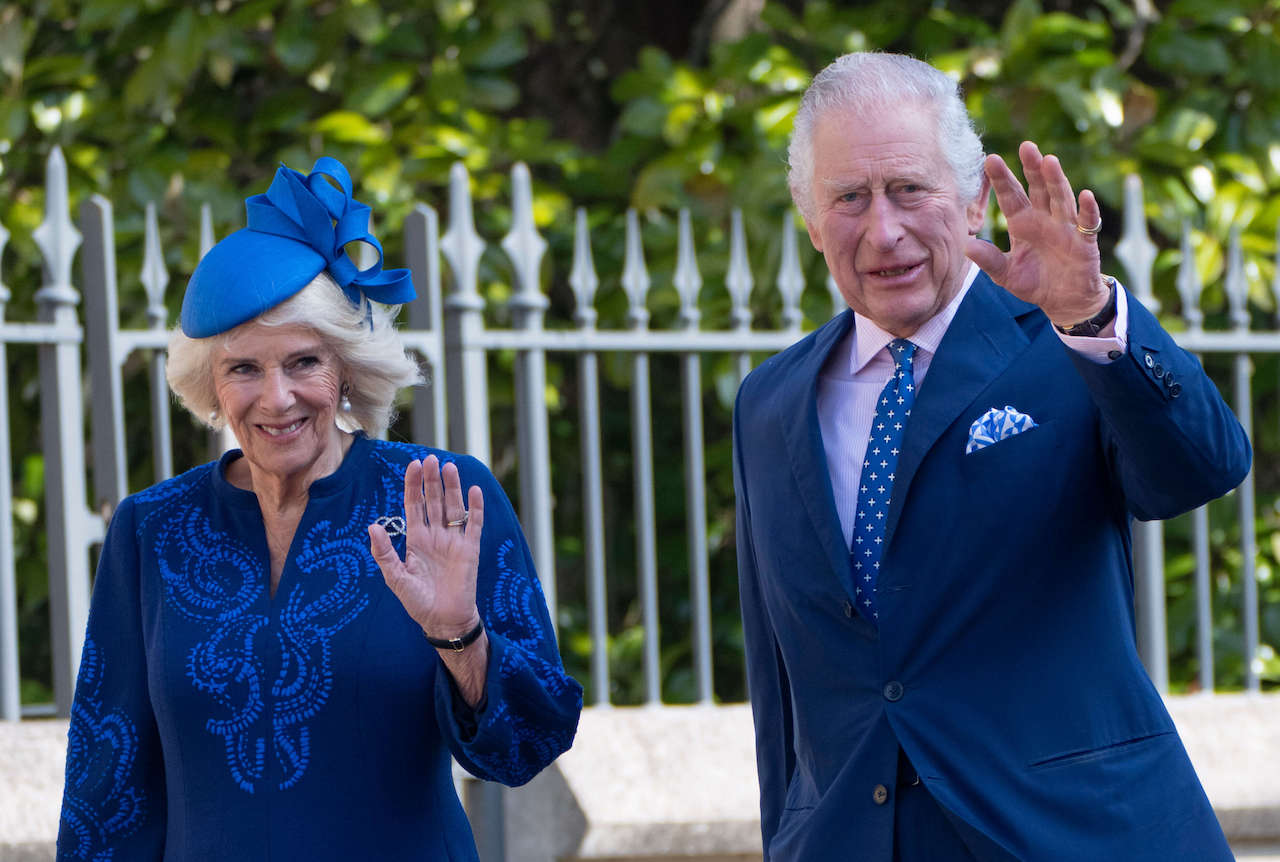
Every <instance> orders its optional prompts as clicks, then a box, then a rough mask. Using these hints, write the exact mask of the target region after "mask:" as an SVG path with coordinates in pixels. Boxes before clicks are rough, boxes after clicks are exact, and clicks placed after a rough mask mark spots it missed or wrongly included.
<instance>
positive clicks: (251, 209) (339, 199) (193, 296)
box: [179, 156, 416, 338]
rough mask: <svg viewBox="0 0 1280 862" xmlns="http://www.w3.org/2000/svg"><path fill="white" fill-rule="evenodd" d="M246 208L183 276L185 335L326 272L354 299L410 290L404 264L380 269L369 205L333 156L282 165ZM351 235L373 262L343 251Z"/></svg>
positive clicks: (390, 298) (232, 319) (205, 333)
mask: <svg viewBox="0 0 1280 862" xmlns="http://www.w3.org/2000/svg"><path fill="white" fill-rule="evenodd" d="M326 177H327V178H329V179H332V180H333V182H334V183H337V185H336V186H335V185H333V183H330V182H329V179H326ZM244 207H245V212H246V214H247V217H248V218H247V225H248V226H247V227H245V228H242V229H241V230H238V231H236V232H235V233H232V234H230V235H228V236H227V237H226V238H225V239H223V240H222V241H221V242H219V243H218V244H217V245H215V246H214V247H213V248H211V249H210V250H209V253H208V254H206V255H205V256H204V258H203V259H202V260H201V261H200V264H199V265H198V266H197V267H196V271H195V272H194V273H192V275H191V280H190V281H189V282H187V292H186V295H185V296H183V298H182V314H181V316H180V317H179V325H180V326H181V327H182V331H183V332H184V333H185V334H186V335H187V336H188V337H189V338H207V337H209V336H211V335H217V334H219V333H222V332H226V331H227V330H229V329H232V328H234V327H236V326H239V325H240V324H242V323H245V322H246V321H249V320H252V319H253V318H255V317H257V316H258V315H259V314H262V312H264V311H266V310H268V309H270V308H274V307H275V306H277V305H279V304H280V303H282V302H284V301H285V300H286V299H288V298H289V297H291V296H293V295H294V294H295V293H297V292H298V291H300V290H302V288H304V287H306V286H307V285H308V284H310V283H311V281H312V279H314V278H315V277H316V276H317V275H319V274H320V273H322V272H326V271H327V272H328V273H329V275H330V276H331V277H332V278H333V280H334V281H336V282H337V283H338V286H339V287H341V288H342V292H343V293H345V294H346V296H347V299H349V300H351V303H352V304H353V305H356V306H360V305H363V304H364V302H365V301H366V300H372V301H374V302H381V303H384V304H387V305H396V304H399V303H403V302H408V301H410V300H411V299H413V298H414V296H415V295H416V294H415V293H414V290H413V281H412V279H411V277H410V275H409V270H407V269H388V270H383V268H382V245H381V243H379V242H378V240H377V239H376V238H375V237H374V236H373V234H371V233H369V207H368V206H366V205H365V204H362V203H360V202H359V201H357V200H356V199H355V198H354V197H352V196H351V175H350V174H348V173H347V169H346V168H345V167H343V165H342V163H341V162H339V161H338V160H337V159H333V158H329V157H328V156H325V157H323V158H320V159H317V160H316V163H315V167H313V168H312V169H311V173H309V174H307V175H305V176H304V175H303V174H301V173H299V172H298V171H295V170H292V169H291V168H287V167H285V166H284V165H283V164H282V165H281V166H280V168H279V170H277V171H276V176H275V179H274V180H272V182H271V187H270V188H269V189H267V193H266V194H262V195H254V196H253V197H251V198H249V199H248V200H246V201H245V202H244ZM350 242H363V243H367V244H368V245H370V246H372V247H373V248H374V249H375V250H376V251H377V252H378V260H377V262H376V263H374V264H373V265H372V266H370V267H368V268H367V269H359V268H358V267H357V266H356V264H355V263H354V262H353V261H352V260H351V258H350V257H349V256H348V255H347V252H346V245H347V243H350Z"/></svg>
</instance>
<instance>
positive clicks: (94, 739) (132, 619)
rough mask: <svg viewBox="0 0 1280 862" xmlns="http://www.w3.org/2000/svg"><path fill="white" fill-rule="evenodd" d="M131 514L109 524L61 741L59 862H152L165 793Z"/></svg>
mask: <svg viewBox="0 0 1280 862" xmlns="http://www.w3.org/2000/svg"><path fill="white" fill-rule="evenodd" d="M139 573H140V567H139V565H138V542H137V537H136V535H135V527H134V508H133V504H132V502H131V501H130V500H127V499H126V500H125V501H124V502H123V503H121V505H120V507H119V508H118V509H117V511H116V513H115V516H114V517H113V518H112V519H111V526H110V527H109V529H108V531H107V537H106V541H105V542H104V543H103V546H102V556H101V558H100V559H99V562H98V571H97V576H96V578H95V581H94V586H93V599H92V601H91V603H90V606H89V625H88V630H87V632H86V634H85V641H84V651H83V653H82V655H81V658H80V671H79V674H78V676H77V677H76V689H75V696H74V699H73V701H72V705H71V724H70V728H69V729H68V732H67V769H66V779H65V785H64V788H63V796H62V815H61V820H60V822H59V825H58V853H57V858H58V860H59V862H63V860H67V862H69V860H81V859H84V860H100V859H131V860H134V859H136V860H149V859H160V858H161V857H162V856H163V854H164V838H165V825H166V818H165V814H166V812H165V785H164V766H163V759H162V756H161V751H160V740H159V734H158V732H157V729H156V722H155V717H154V715H153V713H152V710H151V701H150V696H149V693H148V687H147V663H146V652H145V648H144V638H143V630H142V608H141V601H140V585H139V577H140V575H139Z"/></svg>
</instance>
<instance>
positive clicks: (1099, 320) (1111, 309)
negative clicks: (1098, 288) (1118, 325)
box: [1053, 275, 1118, 338]
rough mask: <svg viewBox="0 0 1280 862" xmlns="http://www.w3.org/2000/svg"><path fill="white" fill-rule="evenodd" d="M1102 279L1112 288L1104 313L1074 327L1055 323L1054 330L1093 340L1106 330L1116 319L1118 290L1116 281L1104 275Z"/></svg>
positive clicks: (1099, 313) (1100, 312)
mask: <svg viewBox="0 0 1280 862" xmlns="http://www.w3.org/2000/svg"><path fill="white" fill-rule="evenodd" d="M1102 279H1103V281H1105V282H1106V283H1107V286H1108V287H1110V288H1111V294H1110V295H1109V296H1108V297H1107V304H1106V305H1104V306H1102V311H1099V312H1098V313H1097V314H1095V315H1094V316H1093V317H1091V318H1089V319H1088V320H1083V321H1081V322H1080V323H1077V324H1074V325H1072V326H1059V325H1058V324H1056V323H1055V324H1054V325H1053V328H1054V329H1056V330H1058V331H1059V332H1061V333H1062V334H1063V335H1083V336H1086V337H1089V338H1093V337H1096V336H1097V334H1098V333H1099V332H1101V331H1102V330H1103V329H1105V328H1106V326H1107V324H1108V323H1110V322H1111V321H1113V320H1115V319H1116V290H1117V289H1118V286H1117V283H1116V280H1115V279H1114V278H1112V277H1111V276H1109V275H1104V276H1103V277H1102Z"/></svg>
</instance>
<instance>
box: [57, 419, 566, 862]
mask: <svg viewBox="0 0 1280 862" xmlns="http://www.w3.org/2000/svg"><path fill="white" fill-rule="evenodd" d="M431 451H432V450H428V449H424V448H421V447H413V446H406V445H401V444H395V443H386V442H381V441H374V440H370V439H368V438H366V437H363V436H361V435H357V436H356V438H355V440H354V442H353V443H352V445H351V448H350V450H349V451H348V453H347V455H346V458H345V459H344V460H343V463H342V465H341V466H340V467H339V468H338V470H337V471H336V472H335V473H333V474H332V475H330V476H326V477H325V478H323V479H320V480H318V481H317V482H315V483H313V484H312V486H311V489H310V499H309V501H308V504H307V509H306V512H305V513H304V515H303V517H302V521H301V522H300V523H299V525H298V530H297V533H296V535H295V537H294V540H293V545H292V547H291V548H290V550H289V555H288V559H287V561H286V562H285V566H284V571H283V574H282V576H281V578H280V584H279V587H278V589H277V592H276V595H275V597H274V598H272V597H271V596H270V595H269V590H268V572H269V555H268V551H267V541H266V533H265V531H264V529H263V523H262V517H261V514H260V510H259V508H258V501H257V498H256V497H255V496H254V495H253V494H252V493H251V492H249V491H245V490H242V489H239V488H236V487H234V486H233V485H231V484H229V483H228V482H227V481H226V479H225V478H224V469H225V466H226V464H227V463H229V462H230V461H231V460H233V459H235V458H236V457H239V453H238V452H231V453H228V454H227V455H225V456H223V458H222V460H221V461H220V462H216V463H212V464H206V465H204V466H202V467H197V468H196V469H194V470H191V471H190V472H188V473H186V474H184V475H182V476H178V477H176V478H174V479H171V480H169V481H167V482H162V483H161V484H159V485H156V486H154V487H152V488H150V489H148V490H146V491H143V492H142V493H139V494H135V495H133V496H131V497H129V498H128V499H126V500H125V501H124V502H123V503H121V505H120V507H119V509H118V510H117V511H116V513H115V516H114V517H113V518H112V520H111V527H110V529H109V531H108V534H107V539H106V542H105V544H104V545H103V549H102V557H101V561H100V563H99V566H98V574H97V578H96V581H95V584H94V590H93V603H92V605H91V607H90V611H89V627H88V633H87V636H86V639H85V646H84V656H83V659H82V661H81V666H80V676H79V679H78V680H77V683H76V693H75V701H74V705H73V707H72V713H71V726H70V731H69V744H68V750H67V775H66V787H65V791H64V796H63V804H62V822H61V826H60V829H59V834H58V859H59V860H81V859H84V860H96V862H104V860H125V862H133V860H158V859H164V860H183V862H188V860H237V862H242V860H243V862H247V860H267V859H272V860H293V859H308V860H327V859H333V860H339V859H341V860H349V859H394V860H474V859H476V849H475V844H474V841H473V839H472V837H471V831H470V828H469V826H468V823H467V820H466V817H465V815H464V813H463V810H462V807H461V805H460V803H459V801H458V798H457V795H456V793H455V792H454V787H453V781H452V776H451V769H450V764H449V755H450V753H452V754H453V756H454V757H456V758H457V759H458V761H459V762H460V763H461V764H462V765H463V766H464V767H466V768H467V769H468V770H469V771H470V772H472V773H473V774H475V775H477V776H479V777H481V778H485V779H488V780H493V781H500V782H502V783H504V784H510V785H517V784H522V783H524V782H526V781H528V780H529V779H530V778H532V777H533V776H534V775H535V774H536V773H537V772H538V771H539V770H540V769H542V768H543V767H544V766H546V765H547V764H549V763H550V762H551V761H552V760H554V759H555V758H556V756H557V755H559V754H560V753H561V752H563V751H565V750H566V749H568V748H569V745H570V744H571V743H572V741H573V735H574V732H575V730H576V728H577V722H578V715H579V713H580V711H581V708H582V689H581V687H580V686H579V685H578V684H577V683H576V682H575V681H574V680H573V679H571V678H570V677H569V676H567V675H566V674H565V672H564V668H563V666H562V665H561V662H560V656H559V653H558V652H557V649H556V643H555V636H554V633H553V631H552V629H551V623H550V620H549V618H548V615H547V609H546V603H545V601H544V600H543V597H542V592H541V590H540V588H539V586H538V580H537V577H536V576H535V574H534V570H533V565H532V561H531V559H530V555H529V550H528V547H527V546H526V544H525V541H524V536H523V534H522V533H521V531H520V526H519V524H518V522H517V521H516V517H515V514H514V512H513V511H512V509H511V504H510V502H509V501H508V500H507V498H506V495H505V494H504V493H503V492H502V489H501V487H500V486H499V485H498V483H497V481H496V480H495V479H494V478H493V476H492V474H490V472H489V471H488V470H487V469H486V468H485V467H484V466H483V465H481V464H480V463H479V462H478V461H476V460H474V459H472V458H469V457H466V456H455V455H451V454H449V453H444V452H436V454H437V455H438V456H439V457H441V458H442V459H444V460H454V461H455V462H456V463H457V465H458V469H459V472H460V474H461V478H462V485H463V488H464V489H465V488H467V487H469V486H470V485H479V486H480V487H481V489H482V490H483V491H484V501H485V524H484V532H483V535H482V542H481V550H480V573H479V583H478V586H477V603H478V605H479V609H480V613H481V616H482V617H483V618H484V621H485V625H486V627H487V628H488V631H489V645H490V646H489V648H490V657H489V666H488V679H487V682H486V687H485V696H484V700H483V701H482V703H481V705H480V708H479V710H476V711H473V710H471V709H470V708H469V707H467V705H466V704H465V702H464V701H462V699H461V698H460V696H458V694H457V690H456V688H455V686H454V684H453V682H452V680H451V678H450V677H449V674H448V673H447V672H446V671H445V670H444V668H443V666H442V665H441V663H440V660H439V658H438V656H437V655H436V654H435V650H434V649H433V648H432V647H431V646H430V645H429V644H428V643H427V642H426V640H425V639H424V638H423V635H422V631H421V629H420V628H419V627H418V626H417V624H415V623H414V622H413V620H412V619H411V618H410V617H409V615H408V614H407V613H406V612H405V610H404V608H403V607H402V606H401V605H400V602H399V601H398V600H397V599H396V598H395V596H394V595H393V594H392V593H391V591H390V590H389V589H388V588H387V587H386V585H385V583H384V582H383V579H382V575H381V573H380V572H379V570H378V567H377V564H376V563H374V561H373V558H372V557H371V556H370V554H369V539H368V534H367V532H366V527H367V525H368V524H370V523H373V522H374V521H377V520H378V519H379V518H383V519H386V520H384V521H383V523H384V524H385V523H388V522H391V523H393V524H394V522H393V520H392V519H394V518H397V517H398V518H403V517H404V469H405V466H406V465H407V464H408V463H409V461H410V460H412V459H414V458H423V457H425V456H426V455H427V454H429V453H430V452H431ZM389 532H393V533H394V532H396V530H395V527H394V525H393V526H392V527H389ZM392 541H393V542H394V544H395V546H396V550H397V551H399V552H400V553H401V554H403V552H404V536H403V535H402V534H401V535H395V536H393V539H392Z"/></svg>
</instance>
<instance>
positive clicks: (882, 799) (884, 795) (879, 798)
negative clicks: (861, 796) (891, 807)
mask: <svg viewBox="0 0 1280 862" xmlns="http://www.w3.org/2000/svg"><path fill="white" fill-rule="evenodd" d="M871 801H872V802H874V803H875V804H876V805H884V804H885V803H886V802H888V801H889V788H887V787H885V786H884V785H883V784H877V785H876V786H875V789H874V790H872V791H871Z"/></svg>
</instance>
